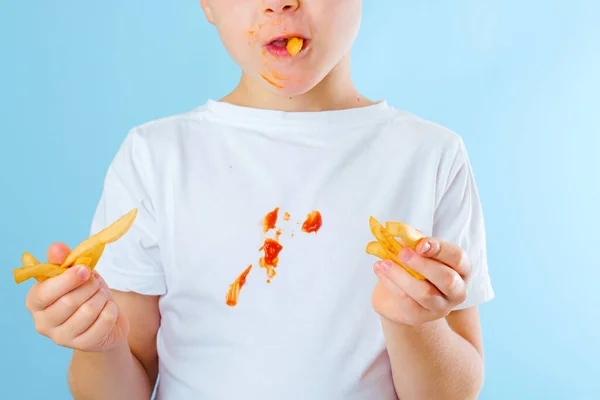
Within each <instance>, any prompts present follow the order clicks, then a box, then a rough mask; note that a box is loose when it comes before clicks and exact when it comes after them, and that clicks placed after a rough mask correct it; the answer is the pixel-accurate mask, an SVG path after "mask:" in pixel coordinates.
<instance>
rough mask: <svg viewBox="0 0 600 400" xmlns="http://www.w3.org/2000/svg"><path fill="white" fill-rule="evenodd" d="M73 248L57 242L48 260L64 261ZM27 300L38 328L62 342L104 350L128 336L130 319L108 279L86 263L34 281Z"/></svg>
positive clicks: (58, 262) (89, 349)
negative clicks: (108, 284) (93, 270)
mask: <svg viewBox="0 0 600 400" xmlns="http://www.w3.org/2000/svg"><path fill="white" fill-rule="evenodd" d="M69 252H70V250H69V248H68V247H67V246H66V245H64V244H60V243H56V244H53V245H52V246H50V248H49V249H48V262H51V263H55V264H61V263H62V262H63V261H64V260H65V258H66V257H67V255H68V254H69ZM25 304H26V306H27V309H28V310H29V312H31V315H32V316H33V320H34V322H35V328H36V330H37V332H38V333H40V334H42V335H44V336H47V337H48V338H50V339H51V340H52V341H53V342H54V343H56V344H58V345H59V346H63V347H67V348H71V349H74V350H80V351H85V352H104V351H108V350H110V349H112V348H114V347H116V346H117V345H119V344H121V343H123V342H124V341H126V340H127V335H128V333H129V321H128V320H127V318H126V317H125V316H124V315H123V314H121V313H119V308H118V306H117V304H116V303H115V302H114V301H113V299H112V296H111V293H110V289H109V288H108V286H107V285H106V282H104V280H103V279H102V277H100V275H99V274H98V273H96V272H94V273H91V271H90V269H89V268H88V267H86V266H79V265H76V266H73V267H71V268H69V269H68V270H67V271H66V272H64V273H62V274H61V275H59V276H56V277H54V278H50V279H48V280H46V281H43V282H38V283H36V284H34V285H33V287H32V288H31V289H30V290H29V293H28V295H27V299H26V302H25Z"/></svg>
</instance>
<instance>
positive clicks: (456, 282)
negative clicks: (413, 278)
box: [399, 248, 466, 303]
mask: <svg viewBox="0 0 600 400" xmlns="http://www.w3.org/2000/svg"><path fill="white" fill-rule="evenodd" d="M399 258H400V260H401V261H402V262H403V263H405V264H406V265H407V266H408V267H410V268H412V269H413V270H415V271H417V272H418V273H420V274H421V275H423V276H424V277H425V278H426V279H427V280H428V281H429V282H431V284H433V285H434V286H435V287H436V288H437V290H438V291H440V292H441V293H442V294H443V295H444V296H445V297H446V298H447V299H448V300H450V302H452V303H454V302H456V301H458V300H460V299H461V298H462V297H463V296H464V292H465V290H466V284H465V281H464V280H463V278H462V277H461V276H460V274H459V273H458V272H457V271H456V270H454V269H452V268H450V267H449V266H448V265H446V264H443V263H441V262H440V261H437V260H434V259H431V258H426V257H421V256H420V255H419V254H417V253H416V252H414V251H413V250H411V249H409V248H404V249H402V251H401V252H400V256H399Z"/></svg>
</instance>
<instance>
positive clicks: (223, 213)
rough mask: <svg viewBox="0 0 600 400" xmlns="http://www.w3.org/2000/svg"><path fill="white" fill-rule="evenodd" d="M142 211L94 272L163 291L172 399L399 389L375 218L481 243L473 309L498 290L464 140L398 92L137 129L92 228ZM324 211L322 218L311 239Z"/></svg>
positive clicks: (165, 362) (472, 249)
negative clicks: (381, 296)
mask: <svg viewBox="0 0 600 400" xmlns="http://www.w3.org/2000/svg"><path fill="white" fill-rule="evenodd" d="M136 207H137V208H139V213H138V216H137V219H136V221H135V224H134V226H133V227H132V228H131V230H130V231H129V232H128V233H127V234H126V235H125V236H124V237H123V238H122V239H121V240H119V241H118V242H115V243H113V244H111V245H109V246H107V248H106V250H105V253H104V255H103V258H102V259H101V261H100V262H99V264H98V266H97V269H98V271H99V272H100V274H101V275H102V276H103V277H104V278H105V280H106V281H107V283H108V284H109V286H110V287H112V288H114V289H117V290H121V291H134V292H138V293H142V294H148V295H160V303H159V304H160V313H161V315H162V320H161V321H162V322H161V327H160V330H159V332H158V339H157V347H158V355H159V358H160V381H159V387H158V390H157V396H158V399H161V400H165V399H166V400H174V399H176V400H186V399H211V400H212V399H215V400H224V399H241V398H244V399H261V400H270V399H273V400H275V399H276V400H282V399H286V400H296V399H298V400H300V399H301V400H306V399H313V400H321V399H322V400H333V399H344V400H347V399H352V400H353V399H356V400H373V399H378V400H387V399H396V395H395V393H394V387H393V383H392V378H391V370H390V363H389V358H388V355H387V352H386V347H385V343H384V337H383V333H382V328H381V324H380V318H379V316H378V315H377V314H376V313H375V312H374V311H373V308H372V303H371V294H372V291H373V289H374V287H375V285H376V282H377V278H376V276H375V274H374V272H373V268H372V267H373V263H374V262H375V261H376V259H375V258H374V257H372V256H370V255H368V254H366V253H365V246H366V244H367V243H368V242H369V241H372V240H374V239H373V236H372V234H371V232H370V230H369V216H371V215H372V216H374V217H375V218H377V219H378V220H379V221H381V222H385V221H403V222H406V223H408V224H410V225H412V226H414V227H416V228H418V229H420V230H422V231H423V233H424V234H425V235H433V236H437V237H440V238H441V239H443V240H447V241H450V242H452V243H455V244H457V245H460V246H462V247H463V248H464V249H466V250H467V251H468V252H469V254H470V256H471V258H472V260H473V263H474V268H475V270H474V275H473V278H472V280H471V283H470V286H469V291H468V298H467V300H466V302H465V303H463V304H462V305H461V306H460V307H459V308H464V307H470V306H475V305H478V304H481V303H483V302H485V301H488V300H490V299H491V298H492V297H493V296H494V294H493V289H492V287H491V284H490V279H489V276H488V268H487V262H486V247H485V233H484V222H483V216H482V209H481V206H480V201H479V197H478V194H477V189H476V185H475V181H474V178H473V174H472V170H471V166H470V163H469V159H468V156H467V153H466V151H465V147H464V144H463V141H462V140H461V138H460V137H459V136H458V135H457V134H455V133H453V132H451V131H449V130H447V129H445V128H443V127H441V126H438V125H436V124H433V123H431V122H428V121H424V120H422V119H419V118H417V117H416V116H414V115H412V114H410V113H407V112H404V111H400V110H397V109H395V108H393V107H391V106H389V105H388V104H387V103H386V102H385V101H382V102H379V103H377V104H375V105H372V106H368V107H363V108H358V109H352V110H341V111H328V112H308V113H306V112H305V113H287V112H280V111H273V110H259V109H250V108H245V107H239V106H234V105H231V104H227V103H222V102H217V101H208V102H207V103H206V104H204V105H203V106H201V107H199V108H197V109H195V110H193V111H191V112H187V113H185V114H181V115H177V116H173V117H169V118H165V119H161V120H157V121H153V122H150V123H148V124H145V125H143V126H140V127H137V128H136V129H133V130H132V131H131V132H130V133H129V134H128V136H127V137H126V139H125V141H124V143H123V145H122V147H121V148H120V150H119V152H118V154H117V155H116V157H115V159H114V161H113V162H112V163H111V165H110V168H109V170H108V173H107V176H106V180H105V186H104V191H103V194H102V197H101V200H100V204H99V206H98V209H97V212H96V216H95V218H94V221H93V224H92V233H95V232H97V231H98V230H100V229H101V228H104V227H105V226H106V225H108V224H110V223H112V222H113V221H115V220H117V219H118V218H119V217H120V216H122V215H123V214H125V213H127V212H128V211H130V210H131V209H133V208H136ZM276 208H279V211H278V217H279V218H278V221H277V224H276V228H275V229H272V230H269V231H268V232H267V233H265V232H264V230H263V225H262V221H263V218H264V217H265V215H266V214H267V213H268V212H270V211H273V210H275V209H276ZM315 210H317V211H319V212H320V214H321V217H322V226H321V228H320V230H318V232H316V233H314V232H313V233H306V232H304V231H303V230H302V225H303V222H304V220H305V219H306V218H307V215H308V214H309V213H311V212H312V211H315ZM286 213H289V219H288V217H287V215H286ZM276 230H280V232H278V233H276V232H275V231H276ZM274 237H277V238H278V240H279V243H280V244H281V245H282V246H283V249H282V250H281V251H280V253H279V255H278V264H277V267H276V268H275V269H274V271H275V272H276V274H275V276H273V277H272V279H270V283H267V280H268V276H267V272H268V269H267V268H263V267H261V262H260V258H261V257H263V256H264V252H263V251H260V250H259V249H260V248H261V247H262V246H263V243H264V242H265V238H274ZM250 264H252V265H253V268H252V269H251V270H250V272H249V274H248V275H247V279H246V282H245V284H244V285H243V286H242V288H241V291H240V293H239V301H238V303H237V305H236V306H229V305H227V304H226V295H227V293H228V290H229V288H230V285H231V284H233V283H234V281H235V280H236V278H238V277H239V276H240V274H241V273H242V272H243V271H244V270H245V269H246V268H247V267H248V266H249V265H250Z"/></svg>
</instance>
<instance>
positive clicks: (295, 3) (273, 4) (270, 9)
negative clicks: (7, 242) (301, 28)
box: [263, 0, 300, 14]
mask: <svg viewBox="0 0 600 400" xmlns="http://www.w3.org/2000/svg"><path fill="white" fill-rule="evenodd" d="M263 4H264V7H265V14H283V13H288V12H294V11H296V10H297V9H298V7H300V1H299V0H263Z"/></svg>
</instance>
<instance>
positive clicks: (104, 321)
mask: <svg viewBox="0 0 600 400" xmlns="http://www.w3.org/2000/svg"><path fill="white" fill-rule="evenodd" d="M118 317H119V308H118V307H117V304H116V303H115V302H114V301H108V302H107V303H106V305H105V306H104V308H103V309H102V311H101V312H100V315H99V316H98V318H97V319H96V320H95V321H94V323H93V324H92V325H91V326H90V327H89V328H88V329H87V330H85V331H84V332H82V333H81V334H80V335H79V336H77V337H76V338H75V339H74V341H73V344H74V346H75V347H76V348H90V347H92V346H98V345H100V344H102V343H103V342H104V341H105V340H106V338H107V337H108V336H109V335H110V333H111V331H112V329H114V327H115V323H116V322H117V318H118Z"/></svg>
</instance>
